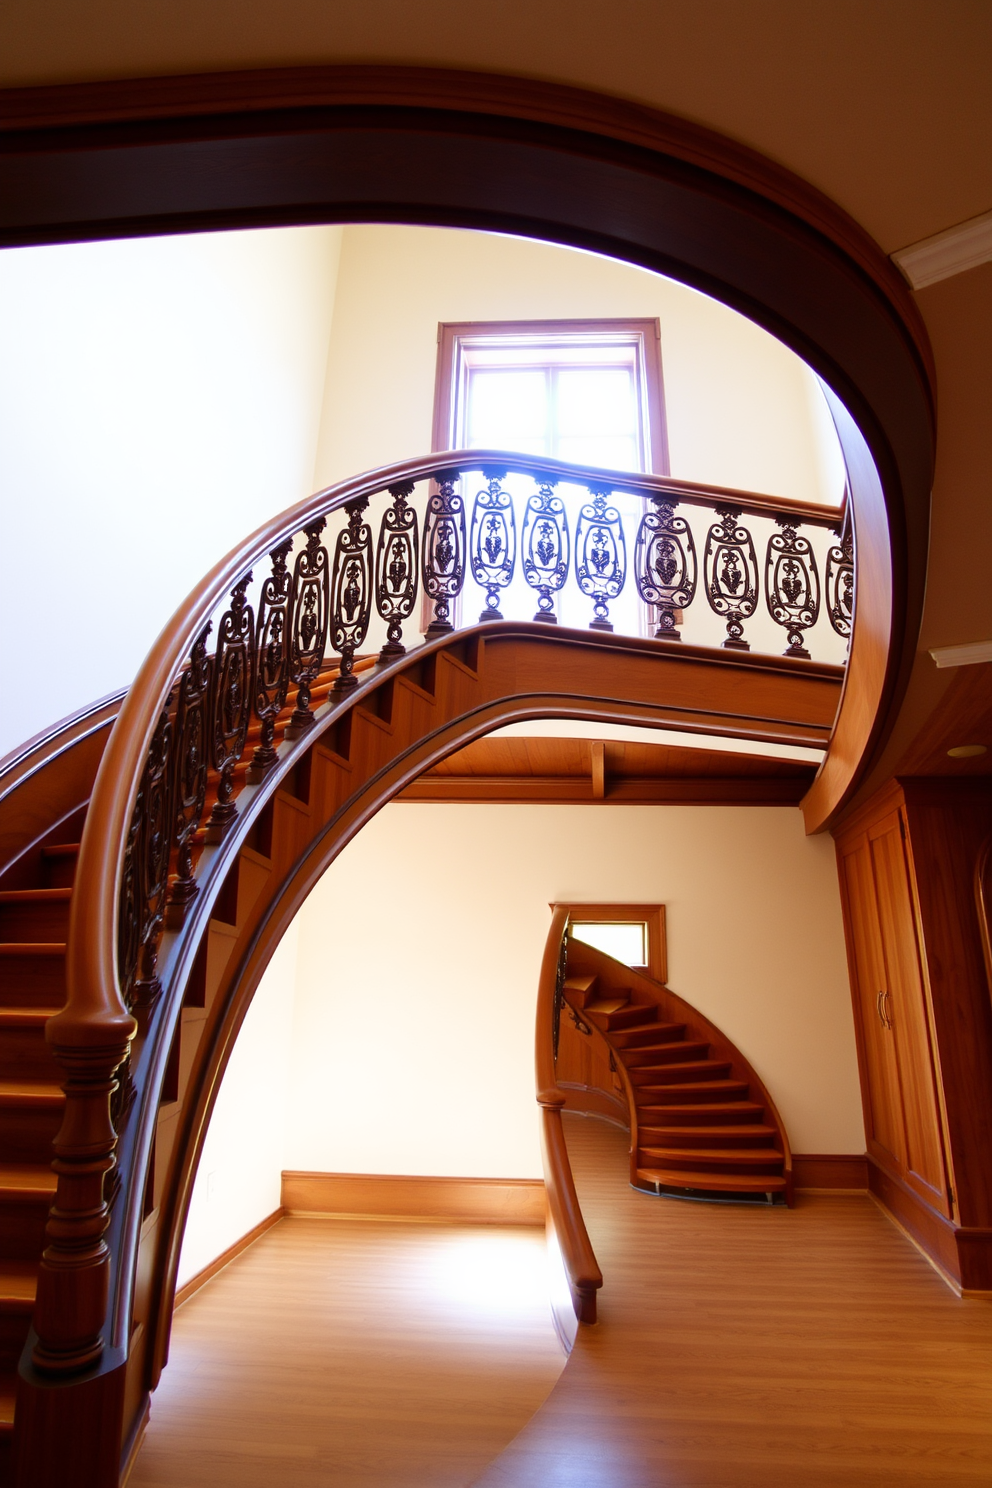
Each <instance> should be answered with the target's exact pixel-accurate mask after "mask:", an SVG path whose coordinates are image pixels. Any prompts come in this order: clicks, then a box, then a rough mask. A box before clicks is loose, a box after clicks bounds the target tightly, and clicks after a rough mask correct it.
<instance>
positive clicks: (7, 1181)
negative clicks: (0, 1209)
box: [0, 1163, 57, 1200]
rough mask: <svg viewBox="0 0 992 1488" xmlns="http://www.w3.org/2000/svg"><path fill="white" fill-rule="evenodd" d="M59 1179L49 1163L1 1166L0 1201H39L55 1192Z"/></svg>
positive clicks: (5, 1164)
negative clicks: (38, 1199)
mask: <svg viewBox="0 0 992 1488" xmlns="http://www.w3.org/2000/svg"><path fill="white" fill-rule="evenodd" d="M56 1183H57V1179H56V1177H55V1174H54V1173H53V1172H52V1170H51V1168H50V1167H49V1166H48V1165H47V1163H3V1164H0V1199H13V1200H17V1199H27V1200H30V1199H37V1198H42V1197H44V1196H45V1195H46V1194H53V1193H54V1192H55V1188H56Z"/></svg>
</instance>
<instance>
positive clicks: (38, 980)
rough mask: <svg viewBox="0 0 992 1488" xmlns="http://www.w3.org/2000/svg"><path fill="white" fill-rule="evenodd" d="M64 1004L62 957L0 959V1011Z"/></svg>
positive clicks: (63, 960) (62, 955) (61, 955)
mask: <svg viewBox="0 0 992 1488" xmlns="http://www.w3.org/2000/svg"><path fill="white" fill-rule="evenodd" d="M64 1002H65V955H64V953H63V954H58V955H54V956H26V955H19V954H15V955H12V956H0V1007H56V1008H60V1007H61V1006H62V1005H63V1003H64Z"/></svg>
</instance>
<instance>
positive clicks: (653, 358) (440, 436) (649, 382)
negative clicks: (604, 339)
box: [431, 317, 671, 475]
mask: <svg viewBox="0 0 992 1488" xmlns="http://www.w3.org/2000/svg"><path fill="white" fill-rule="evenodd" d="M603 333H606V334H612V335H627V336H638V337H639V338H640V341H641V352H642V355H643V359H644V385H645V403H646V406H645V409H644V416H645V417H644V422H645V427H646V429H647V435H648V447H649V450H650V461H649V469H648V471H647V472H646V473H647V474H649V475H671V463H670V460H669V451H668V420H667V417H666V414H665V383H664V377H663V374H662V368H661V322H660V321H659V320H658V319H657V317H653V318H652V317H644V318H634V319H602V320H600V319H588V320H459V321H441V322H440V323H439V325H438V328H437V366H436V371H435V375H434V423H433V428H432V430H431V453H432V454H436V453H437V452H438V451H440V450H446V449H451V442H450V431H451V421H452V413H453V396H452V395H453V392H454V369H455V361H456V356H457V352H458V346H459V342H460V341H461V340H463V339H468V338H469V337H474V336H531V337H533V338H534V339H535V340H540V339H541V338H542V337H545V336H546V337H548V338H551V337H554V336H582V335H593V334H595V335H600V334H603Z"/></svg>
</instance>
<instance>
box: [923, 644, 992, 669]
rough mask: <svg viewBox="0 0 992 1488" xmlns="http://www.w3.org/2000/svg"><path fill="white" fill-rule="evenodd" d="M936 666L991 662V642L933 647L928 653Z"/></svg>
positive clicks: (958, 665)
mask: <svg viewBox="0 0 992 1488" xmlns="http://www.w3.org/2000/svg"><path fill="white" fill-rule="evenodd" d="M930 655H931V656H932V657H933V659H934V661H935V662H936V664H937V666H939V667H960V666H974V665H975V664H976V663H977V662H980V661H992V641H965V643H964V644H963V645H961V646H934V647H932V649H931V651H930Z"/></svg>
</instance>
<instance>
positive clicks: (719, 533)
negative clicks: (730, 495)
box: [703, 506, 758, 651]
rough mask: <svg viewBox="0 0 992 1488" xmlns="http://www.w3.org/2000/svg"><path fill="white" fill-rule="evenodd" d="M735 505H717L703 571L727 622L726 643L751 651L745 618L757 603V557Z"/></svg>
mask: <svg viewBox="0 0 992 1488" xmlns="http://www.w3.org/2000/svg"><path fill="white" fill-rule="evenodd" d="M740 515H741V514H740V510H739V509H738V508H736V507H731V506H721V507H718V508H717V516H718V517H719V519H720V520H719V521H718V522H714V524H713V526H712V527H711V528H710V530H709V532H708V533H707V534H706V549H705V552H704V553H703V573H704V576H705V583H706V597H707V599H708V600H709V602H710V607H711V608H712V609H713V610H714V611H715V613H716V614H717V615H721V616H723V617H724V618H725V619H726V622H727V639H726V640H725V641H724V643H723V644H724V646H726V647H727V648H728V649H729V650H734V651H750V649H751V647H750V645H749V644H748V642H747V641H746V640H745V639H744V621H745V620H748V619H750V617H751V616H752V615H753V614H754V612H755V609H756V607H757V604H758V558H757V554H756V553H755V551H754V542H753V540H752V537H751V534H750V532H749V531H748V530H747V528H746V527H742V526H741V525H740Z"/></svg>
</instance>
